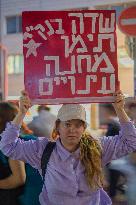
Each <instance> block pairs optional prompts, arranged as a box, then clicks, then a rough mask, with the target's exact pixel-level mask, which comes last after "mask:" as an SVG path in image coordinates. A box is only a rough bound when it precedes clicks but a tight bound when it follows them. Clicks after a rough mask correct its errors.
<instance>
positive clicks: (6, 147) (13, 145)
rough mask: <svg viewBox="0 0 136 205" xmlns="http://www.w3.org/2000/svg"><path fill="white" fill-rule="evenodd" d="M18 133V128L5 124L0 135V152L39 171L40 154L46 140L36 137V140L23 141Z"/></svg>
mask: <svg viewBox="0 0 136 205" xmlns="http://www.w3.org/2000/svg"><path fill="white" fill-rule="evenodd" d="M19 131H20V128H19V126H17V125H15V124H12V123H7V126H6V129H5V131H3V132H2V134H1V135H0V136H1V141H0V150H1V151H2V152H3V154H5V155H6V156H8V157H10V158H11V159H15V160H22V161H24V162H27V163H29V164H30V165H31V166H33V167H34V168H36V169H40V168H41V157H42V153H43V150H44V148H45V146H46V145H47V143H48V140H47V139H46V138H42V137H40V138H38V137H37V140H29V141H24V140H21V139H20V138H18V137H19Z"/></svg>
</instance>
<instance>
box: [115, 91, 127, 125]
mask: <svg viewBox="0 0 136 205" xmlns="http://www.w3.org/2000/svg"><path fill="white" fill-rule="evenodd" d="M114 96H115V102H114V103H113V107H114V109H115V111H116V114H117V116H118V118H119V121H120V122H121V123H123V122H129V121H130V118H129V117H128V115H127V113H126V112H125V109H124V106H125V100H124V95H123V93H122V91H120V90H118V91H116V92H115V93H114Z"/></svg>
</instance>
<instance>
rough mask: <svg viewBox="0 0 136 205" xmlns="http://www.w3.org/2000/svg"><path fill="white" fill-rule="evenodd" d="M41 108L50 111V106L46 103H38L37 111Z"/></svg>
mask: <svg viewBox="0 0 136 205" xmlns="http://www.w3.org/2000/svg"><path fill="white" fill-rule="evenodd" d="M41 110H47V111H50V107H48V106H47V105H39V106H38V108H37V111H38V112H40V111H41Z"/></svg>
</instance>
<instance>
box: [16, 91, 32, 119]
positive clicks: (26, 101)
mask: <svg viewBox="0 0 136 205" xmlns="http://www.w3.org/2000/svg"><path fill="white" fill-rule="evenodd" d="M19 104H20V105H19V113H20V114H24V115H25V114H26V113H27V111H28V109H29V108H30V107H31V106H32V104H31V100H30V98H29V96H28V93H27V92H26V91H25V90H23V91H22V92H21V97H20V102H19Z"/></svg>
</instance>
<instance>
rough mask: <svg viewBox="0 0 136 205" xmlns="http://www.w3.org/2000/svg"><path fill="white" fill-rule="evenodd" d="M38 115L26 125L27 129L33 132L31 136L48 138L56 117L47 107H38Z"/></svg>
mask: <svg viewBox="0 0 136 205" xmlns="http://www.w3.org/2000/svg"><path fill="white" fill-rule="evenodd" d="M37 111H38V115H37V116H35V117H34V118H33V120H32V121H31V122H30V123H28V127H29V128H30V130H32V131H33V134H34V135H35V136H38V137H43V136H45V137H50V136H51V133H52V129H53V126H54V123H55V121H56V116H55V115H53V114H52V113H51V112H50V107H48V106H47V105H40V106H38V109H37Z"/></svg>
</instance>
